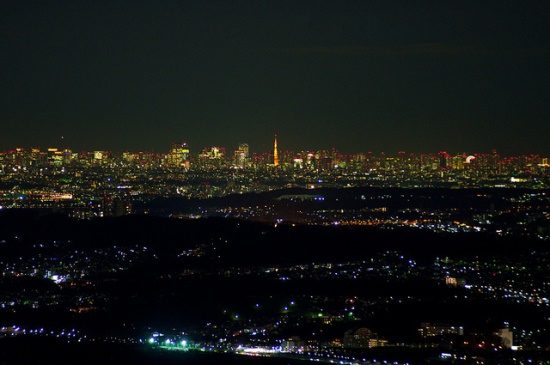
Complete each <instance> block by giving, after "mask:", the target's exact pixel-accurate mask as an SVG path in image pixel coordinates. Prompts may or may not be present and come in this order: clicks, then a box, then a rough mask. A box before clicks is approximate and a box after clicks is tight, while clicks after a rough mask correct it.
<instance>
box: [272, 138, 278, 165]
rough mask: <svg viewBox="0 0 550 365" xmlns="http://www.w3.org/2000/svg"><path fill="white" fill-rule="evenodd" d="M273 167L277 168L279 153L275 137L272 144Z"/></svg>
mask: <svg viewBox="0 0 550 365" xmlns="http://www.w3.org/2000/svg"><path fill="white" fill-rule="evenodd" d="M273 166H279V151H278V150H277V135H275V142H274V143H273Z"/></svg>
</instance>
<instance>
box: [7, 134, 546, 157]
mask: <svg viewBox="0 0 550 365" xmlns="http://www.w3.org/2000/svg"><path fill="white" fill-rule="evenodd" d="M277 141H278V142H279V141H280V137H277ZM182 143H183V142H180V143H175V144H176V145H181V144H182ZM185 143H187V142H185ZM241 143H242V144H245V143H247V142H244V141H243V142H241ZM239 144H240V143H239ZM247 144H248V145H249V148H250V149H249V153H250V155H251V154H253V153H256V154H266V153H268V154H269V153H272V152H273V148H272V149H270V150H269V149H268V150H261V151H258V150H255V149H254V148H252V147H253V145H252V146H251V144H250V143H247ZM279 144H280V143H279ZM187 147H188V148H189V151H190V154H198V153H200V152H202V151H203V150H205V149H209V148H212V147H218V148H221V149H225V151H226V153H227V154H228V153H229V152H230V151H236V150H238V144H237V145H235V146H234V147H233V148H228V147H227V146H224V145H214V144H210V145H207V146H203V147H202V148H198V149H194V148H192V147H190V146H189V143H187ZM19 148H21V149H23V150H24V151H30V150H31V149H33V148H38V149H39V150H40V152H47V150H48V149H49V148H57V150H58V151H63V150H65V149H67V150H70V151H71V152H72V153H82V152H94V151H101V152H110V153H115V154H122V153H125V152H129V153H153V154H167V153H169V151H170V150H171V148H172V143H170V144H169V145H168V148H166V149H164V150H160V149H155V148H152V147H151V148H149V149H140V150H131V149H122V150H120V149H107V148H92V149H74V148H72V147H71V146H64V147H62V146H59V145H58V146H53V145H51V146H48V147H42V146H16V147H13V148H3V149H0V153H9V152H13V151H16V150H17V149H19ZM277 150H278V151H279V152H283V153H284V152H293V153H301V152H320V151H331V150H336V151H337V152H338V153H339V154H343V155H356V154H365V155H374V156H379V155H382V154H385V155H387V156H399V155H400V154H401V153H405V155H408V156H410V155H433V154H439V153H442V152H444V153H447V154H449V155H451V156H457V155H459V154H463V155H464V156H475V155H492V154H494V153H496V154H497V155H499V156H501V157H517V156H540V157H545V156H548V157H550V153H548V154H544V153H535V152H525V153H519V154H505V153H501V152H499V151H498V150H497V149H492V150H490V151H465V150H460V151H449V150H445V149H443V150H439V151H412V150H409V151H407V150H403V149H398V150H395V151H390V152H388V150H381V151H372V150H363V151H352V152H348V151H345V150H340V148H339V147H336V146H335V147H330V148H311V149H303V148H299V149H290V148H278V149H277Z"/></svg>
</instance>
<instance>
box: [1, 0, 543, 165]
mask: <svg viewBox="0 0 550 365" xmlns="http://www.w3.org/2000/svg"><path fill="white" fill-rule="evenodd" d="M0 32H1V33H0V118H1V119H0V120H1V128H0V150H6V149H11V148H14V147H26V148H28V147H30V146H39V147H41V148H43V149H45V148H47V147H52V146H55V147H61V148H64V147H71V148H72V149H73V150H76V151H79V150H93V149H108V150H114V151H123V150H130V151H144V150H147V151H150V150H154V151H158V152H166V151H168V149H169V148H170V145H171V143H172V142H173V141H174V142H181V141H187V142H188V143H189V145H190V147H191V151H192V152H196V151H198V150H200V149H202V148H203V147H205V146H212V145H218V146H222V147H226V148H227V149H228V150H233V149H234V148H235V147H236V145H237V144H238V143H239V142H247V143H249V145H250V148H251V150H252V151H258V152H259V151H268V150H270V149H271V143H272V138H273V134H275V133H276V134H278V136H279V146H280V148H281V149H291V150H315V149H324V148H332V147H336V148H337V149H339V150H341V151H343V152H358V151H373V152H382V151H383V152H386V153H389V154H391V153H397V151H400V150H403V151H410V152H437V151H440V150H447V151H448V152H451V153H456V152H468V153H473V152H490V151H491V150H492V149H496V150H497V151H498V152H500V153H501V154H502V155H513V154H523V153H529V154H530V153H540V154H543V155H550V143H549V142H548V141H549V140H550V138H549V134H550V133H549V132H550V123H549V122H550V1H545V0H540V1H529V0H522V1H516V2H509V1H481V0H475V1H462V0H454V1H444V0H437V1H412V0H407V1H386V0H382V1H344V0H338V1H323V0H314V1H300V0H292V1H281V0H276V1H275V0H274V1H268V0H254V1H231V0H223V1H208V0H197V1H156V0H155V1H138V0H133V1H116V0H109V1H99V0H93V1H76V0H70V1H53V0H52V1H33V2H29V1H22V0H17V1H8V0H3V1H1V2H0ZM62 136H63V139H62Z"/></svg>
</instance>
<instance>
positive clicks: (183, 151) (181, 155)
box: [167, 142, 189, 168]
mask: <svg viewBox="0 0 550 365" xmlns="http://www.w3.org/2000/svg"><path fill="white" fill-rule="evenodd" d="M167 163H168V165H170V166H180V167H186V168H189V147H188V146H187V143H185V142H183V143H182V144H176V143H172V148H171V149H170V151H169V152H168V156H167Z"/></svg>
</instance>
